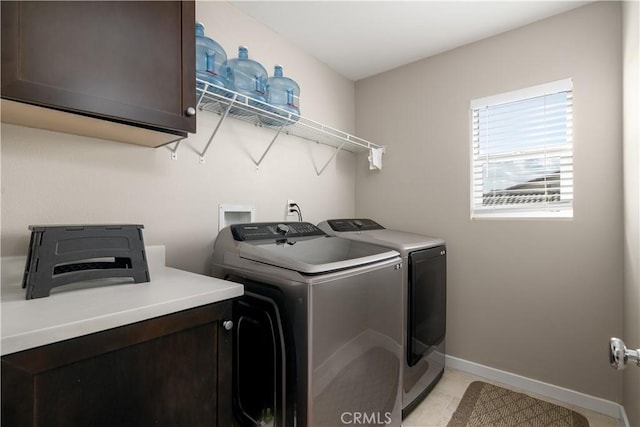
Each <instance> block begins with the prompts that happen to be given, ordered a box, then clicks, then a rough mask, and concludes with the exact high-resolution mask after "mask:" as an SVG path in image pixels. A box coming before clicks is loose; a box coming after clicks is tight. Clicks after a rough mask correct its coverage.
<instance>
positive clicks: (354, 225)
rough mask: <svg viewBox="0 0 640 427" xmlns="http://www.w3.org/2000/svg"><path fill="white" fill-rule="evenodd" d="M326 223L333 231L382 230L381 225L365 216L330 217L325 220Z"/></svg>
mask: <svg viewBox="0 0 640 427" xmlns="http://www.w3.org/2000/svg"><path fill="white" fill-rule="evenodd" d="M327 223H328V224H329V227H331V228H332V229H333V231H339V232H345V231H369V230H384V227H383V226H381V225H380V224H378V223H377V222H375V221H374V220H372V219H366V218H360V219H357V218H352V219H330V220H328V221H327Z"/></svg>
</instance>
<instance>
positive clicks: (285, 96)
mask: <svg viewBox="0 0 640 427" xmlns="http://www.w3.org/2000/svg"><path fill="white" fill-rule="evenodd" d="M267 94H268V95H267V102H268V103H269V104H270V105H272V106H274V107H277V108H271V109H269V111H270V112H272V113H274V114H277V115H279V116H283V117H287V118H289V120H288V121H287V123H289V124H291V123H293V122H296V121H298V118H299V116H300V107H299V105H300V104H299V101H300V86H298V84H297V83H296V82H295V81H294V80H293V79H290V78H289V77H284V76H283V74H282V66H281V65H276V66H275V67H274V69H273V77H269V78H268V79H267ZM289 113H291V114H289ZM261 120H262V122H263V123H265V124H268V125H271V126H281V125H282V124H283V123H284V121H282V120H277V119H275V118H271V117H267V116H265V117H261Z"/></svg>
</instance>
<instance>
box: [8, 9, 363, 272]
mask: <svg viewBox="0 0 640 427" xmlns="http://www.w3.org/2000/svg"><path fill="white" fill-rule="evenodd" d="M196 17H197V19H198V20H200V21H202V22H203V23H204V25H205V32H206V34H207V35H209V36H210V37H212V38H214V39H216V40H217V41H218V42H219V43H221V44H222V45H223V47H224V48H225V50H226V51H227V53H228V55H229V57H230V58H231V57H235V56H236V54H237V46H238V45H239V44H244V45H246V46H247V47H248V48H249V55H250V57H251V58H253V59H256V60H258V61H260V62H261V63H262V64H263V65H265V66H266V67H267V68H268V69H269V70H270V74H271V73H272V67H273V64H275V63H279V64H281V65H283V66H284V71H285V75H288V76H290V77H292V78H294V79H296V80H297V81H298V83H299V84H300V86H301V110H302V114H303V115H305V116H308V117H309V118H312V119H314V120H317V121H320V122H323V123H325V124H327V125H331V126H334V127H337V128H340V129H341V130H344V131H347V132H352V131H353V128H354V84H353V82H351V81H350V80H348V79H346V78H344V77H342V76H340V75H338V74H337V73H335V72H334V71H332V70H330V69H329V68H328V67H326V66H325V65H324V64H322V63H320V62H318V61H317V60H316V59H315V58H313V57H311V56H310V55H308V54H307V53H305V52H303V51H301V50H299V49H298V48H297V47H295V46H294V45H292V44H291V43H289V42H287V41H285V40H284V39H282V38H281V37H280V36H278V35H277V34H275V33H273V32H272V31H271V30H269V29H267V28H266V27H263V26H262V25H260V24H258V23H257V22H256V21H254V20H253V19H252V18H249V17H247V16H245V15H243V14H242V13H241V12H239V11H238V10H237V9H236V8H235V7H233V6H232V5H230V4H229V3H224V2H198V3H197V4H196ZM197 122H198V131H197V133H196V134H194V135H191V136H190V138H189V139H188V140H187V141H186V142H183V143H182V144H181V146H180V148H179V150H178V160H175V161H174V160H171V158H170V151H169V149H167V148H158V149H149V148H145V147H138V146H133V145H127V144H120V143H116V142H110V141H104V140H98V139H92V138H85V137H78V136H74V135H67V134H62V133H56V132H48V131H43V130H37V129H31V128H26V127H20V126H14V125H5V124H3V125H2V128H1V137H2V139H1V150H2V151H1V155H2V168H1V171H2V172H1V173H2V176H1V177H2V182H1V184H2V190H1V195H2V198H1V204H2V207H1V209H2V211H1V215H2V225H1V230H2V247H1V249H2V256H11V255H25V254H26V251H27V244H28V241H29V231H28V229H27V227H28V226H29V225H30V224H68V223H78V224H85V223H141V224H144V226H145V230H144V236H145V242H146V243H147V244H152V245H156V244H164V245H166V246H167V257H168V263H169V265H172V266H176V267H179V268H183V269H186V270H190V271H194V272H199V273H205V272H207V271H208V267H207V262H208V257H209V256H210V253H211V250H212V244H213V241H214V239H215V237H216V234H217V230H218V204H221V203H229V204H253V205H255V207H256V214H257V220H260V221H270V220H274V221H278V220H283V219H284V212H285V204H286V200H287V199H295V200H296V201H297V202H298V204H299V205H300V206H301V207H302V211H303V214H304V219H305V220H308V221H311V222H314V223H316V222H319V221H321V220H323V219H326V218H327V217H332V216H351V215H353V213H354V186H355V177H354V168H353V166H354V156H353V155H352V154H350V153H343V152H341V153H340V154H338V156H337V158H336V159H335V160H334V161H333V162H332V163H331V164H330V165H329V166H328V167H327V169H326V170H325V171H324V172H323V174H322V175H321V176H317V175H316V167H317V168H318V169H319V168H320V167H321V166H322V165H323V164H324V162H326V160H327V159H329V157H330V156H331V154H332V153H333V149H331V148H329V147H326V146H320V145H317V144H315V143H311V142H307V141H304V140H299V139H295V138H293V137H289V136H286V135H284V136H282V137H280V138H279V139H278V140H277V141H276V143H275V144H274V146H273V148H272V149H271V151H270V152H269V153H268V154H267V156H266V157H265V159H264V161H263V163H262V164H261V166H260V168H259V170H256V167H255V165H254V163H253V160H257V159H258V158H259V157H260V156H261V155H262V153H263V152H264V150H265V149H266V148H267V146H268V144H269V142H270V140H271V138H272V136H273V132H272V131H268V130H264V129H259V128H254V127H252V126H250V125H246V124H244V123H240V122H237V121H235V120H231V119H229V120H227V121H226V122H225V123H224V124H223V125H222V127H221V130H220V133H219V135H218V136H216V139H215V140H214V141H213V143H212V144H211V147H210V148H209V151H208V153H207V155H206V163H205V164H204V165H201V164H199V162H198V154H197V152H198V151H201V150H202V149H203V148H204V145H205V143H206V141H207V139H208V137H209V135H210V133H211V131H212V130H213V128H214V126H215V124H216V123H217V116H216V115H215V114H210V113H198V118H197Z"/></svg>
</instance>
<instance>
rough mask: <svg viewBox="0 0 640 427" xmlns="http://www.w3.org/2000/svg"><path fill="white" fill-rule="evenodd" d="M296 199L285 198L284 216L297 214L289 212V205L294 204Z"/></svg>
mask: <svg viewBox="0 0 640 427" xmlns="http://www.w3.org/2000/svg"><path fill="white" fill-rule="evenodd" d="M295 202H296V201H295V200H293V199H289V200H287V208H286V209H285V217H289V216H296V215H297V214H296V213H295V212H291V211H290V209H291V205H292V204H294V203H295Z"/></svg>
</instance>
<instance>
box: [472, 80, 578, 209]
mask: <svg viewBox="0 0 640 427" xmlns="http://www.w3.org/2000/svg"><path fill="white" fill-rule="evenodd" d="M572 90H573V83H572V80H571V79H565V80H560V81H557V82H552V83H547V84H543V85H539V86H534V87H530V88H526V89H522V90H517V91H513V92H509V93H504V94H500V95H495V96H490V97H487V98H482V99H477V100H474V101H472V102H471V145H472V159H471V163H472V165H471V168H472V170H471V181H472V182H471V217H472V218H480V217H572V216H573V125H572V116H573V111H572V110H573V106H572V105H573V101H572V99H573V97H572Z"/></svg>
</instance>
